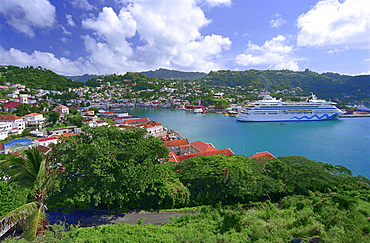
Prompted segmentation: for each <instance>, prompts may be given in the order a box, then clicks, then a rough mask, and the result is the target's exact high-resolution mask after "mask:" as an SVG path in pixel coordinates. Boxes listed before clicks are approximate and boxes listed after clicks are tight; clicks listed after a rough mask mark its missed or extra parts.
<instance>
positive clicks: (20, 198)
mask: <svg viewBox="0 0 370 243" xmlns="http://www.w3.org/2000/svg"><path fill="white" fill-rule="evenodd" d="M0 192H1V193H0V215H3V214H5V213H7V212H10V211H12V210H14V209H16V208H18V207H19V206H22V205H23V204H26V203H27V196H28V194H29V192H28V191H27V190H23V189H21V188H19V187H16V186H14V185H11V184H9V183H8V182H6V181H0Z"/></svg>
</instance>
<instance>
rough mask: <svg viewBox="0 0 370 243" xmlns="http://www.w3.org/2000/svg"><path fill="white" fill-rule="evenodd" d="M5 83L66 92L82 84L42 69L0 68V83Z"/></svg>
mask: <svg viewBox="0 0 370 243" xmlns="http://www.w3.org/2000/svg"><path fill="white" fill-rule="evenodd" d="M6 82H9V83H14V84H21V85H26V86H27V88H31V89H32V88H33V89H47V90H60V91H63V90H68V88H76V87H81V86H83V84H81V83H80V82H77V81H73V80H70V79H67V78H65V77H63V76H60V75H58V74H56V73H54V72H52V71H50V70H47V69H43V68H42V67H32V66H31V67H16V66H1V67H0V83H1V84H4V83H6Z"/></svg>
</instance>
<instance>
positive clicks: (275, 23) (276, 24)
mask: <svg viewBox="0 0 370 243" xmlns="http://www.w3.org/2000/svg"><path fill="white" fill-rule="evenodd" d="M285 23H286V19H283V18H282V16H281V14H278V13H276V14H274V15H273V16H272V18H271V20H270V27H271V28H280V26H282V25H283V24H285Z"/></svg>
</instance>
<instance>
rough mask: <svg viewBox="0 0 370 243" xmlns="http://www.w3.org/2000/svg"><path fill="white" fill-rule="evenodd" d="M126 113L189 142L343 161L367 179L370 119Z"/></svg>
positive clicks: (135, 110)
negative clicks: (278, 119) (248, 118)
mask: <svg viewBox="0 0 370 243" xmlns="http://www.w3.org/2000/svg"><path fill="white" fill-rule="evenodd" d="M127 112H128V113H129V114H131V115H136V116H139V117H141V118H145V117H148V118H149V119H150V120H152V121H158V122H160V123H162V124H163V125H164V126H165V127H167V128H169V129H173V130H176V131H178V132H179V133H180V134H182V135H183V136H184V137H186V138H187V139H188V140H189V141H190V142H195V141H199V140H202V141H204V142H207V143H212V144H213V145H214V146H215V147H216V148H218V149H223V148H230V149H231V150H232V151H233V152H234V153H235V154H237V155H245V156H249V155H252V154H255V153H257V152H263V151H269V152H270V153H272V154H273V155H275V156H277V157H278V156H292V155H295V156H304V157H306V158H308V159H311V160H315V161H320V162H324V163H329V164H334V165H343V166H345V167H347V168H348V169H350V170H351V171H352V172H353V174H354V175H362V176H366V177H367V178H370V118H342V119H338V120H332V121H318V122H315V121H309V122H287V123H285V125H280V123H278V122H261V123H259V122H251V123H250V122H237V121H236V118H235V117H227V116H224V115H221V114H212V113H208V114H193V113H192V112H190V111H182V110H167V109H150V108H130V109H127Z"/></svg>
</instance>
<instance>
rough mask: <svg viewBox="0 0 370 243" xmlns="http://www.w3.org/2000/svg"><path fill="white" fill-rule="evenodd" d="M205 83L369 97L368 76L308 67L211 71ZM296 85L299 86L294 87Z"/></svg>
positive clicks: (337, 96) (341, 97)
mask: <svg viewBox="0 0 370 243" xmlns="http://www.w3.org/2000/svg"><path fill="white" fill-rule="evenodd" d="M204 80H205V81H204V82H205V83H207V84H209V85H210V86H230V87H236V86H242V87H246V88H247V89H249V90H253V89H265V90H267V91H273V90H283V89H288V90H292V89H296V90H302V92H301V94H304V95H307V94H309V93H310V92H314V93H315V94H316V95H317V96H319V97H320V98H326V99H328V98H331V99H337V100H341V101H353V100H358V101H359V100H363V101H369V98H370V75H360V76H348V75H340V74H334V73H323V74H318V73H315V72H312V71H310V70H307V69H306V70H305V71H301V72H295V71H290V70H265V71H263V70H254V69H251V70H246V71H229V70H221V71H216V72H210V73H209V74H208V75H207V76H206V77H205V78H204ZM297 87H299V88H298V89H297Z"/></svg>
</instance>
